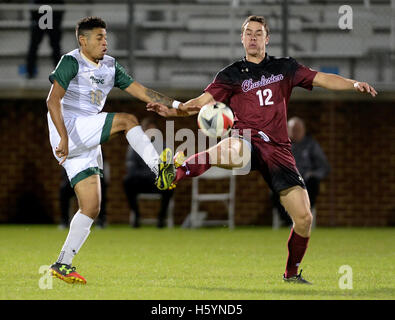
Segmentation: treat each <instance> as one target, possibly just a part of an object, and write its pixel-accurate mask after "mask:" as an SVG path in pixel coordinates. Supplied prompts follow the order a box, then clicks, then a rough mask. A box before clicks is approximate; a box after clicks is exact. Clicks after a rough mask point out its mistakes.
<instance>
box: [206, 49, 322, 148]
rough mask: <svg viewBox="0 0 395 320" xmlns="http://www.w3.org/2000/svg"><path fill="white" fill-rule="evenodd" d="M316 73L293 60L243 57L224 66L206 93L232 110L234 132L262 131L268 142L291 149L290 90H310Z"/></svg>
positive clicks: (269, 57)
mask: <svg viewBox="0 0 395 320" xmlns="http://www.w3.org/2000/svg"><path fill="white" fill-rule="evenodd" d="M316 74H317V71H314V70H311V69H309V68H307V67H305V66H303V65H301V64H299V63H298V62H297V61H296V60H295V59H293V58H277V57H273V56H269V55H267V54H266V55H265V58H264V59H263V60H262V62H261V63H259V64H256V63H252V62H249V61H247V60H246V59H245V58H244V59H242V60H239V61H236V62H235V63H233V64H231V65H229V66H227V67H225V68H224V69H222V70H221V71H220V72H219V73H218V74H217V75H216V77H215V79H214V81H213V82H212V83H211V84H210V85H208V86H207V88H206V89H205V91H206V92H209V93H210V94H211V95H212V96H213V97H214V99H215V100H216V101H221V102H223V103H225V104H227V105H229V106H230V107H231V108H232V110H233V113H234V115H235V124H234V126H233V127H234V128H235V129H252V130H253V131H257V132H259V131H261V132H263V133H264V134H265V135H266V136H267V137H269V139H270V141H271V142H273V143H276V144H280V145H287V146H290V144H291V142H290V140H289V138H288V132H287V105H288V100H289V98H290V95H291V92H292V88H293V87H295V86H299V87H302V88H305V89H308V90H312V88H313V86H312V82H313V79H314V77H315V75H316Z"/></svg>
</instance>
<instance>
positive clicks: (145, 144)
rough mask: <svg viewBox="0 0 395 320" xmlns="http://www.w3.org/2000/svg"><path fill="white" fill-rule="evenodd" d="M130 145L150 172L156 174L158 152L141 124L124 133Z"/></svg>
mask: <svg viewBox="0 0 395 320" xmlns="http://www.w3.org/2000/svg"><path fill="white" fill-rule="evenodd" d="M126 139H127V140H128V142H129V144H130V146H131V147H132V148H133V149H134V150H135V151H136V152H137V153H138V155H139V156H140V157H141V158H142V159H143V160H144V162H145V163H146V164H147V165H148V167H149V168H150V169H151V171H152V172H154V173H155V175H158V163H159V154H158V152H156V150H155V148H154V145H153V144H152V142H151V140H150V139H149V138H148V136H147V135H146V134H145V133H144V131H143V129H142V128H141V126H136V127H133V128H132V129H130V130H129V131H128V132H127V133H126Z"/></svg>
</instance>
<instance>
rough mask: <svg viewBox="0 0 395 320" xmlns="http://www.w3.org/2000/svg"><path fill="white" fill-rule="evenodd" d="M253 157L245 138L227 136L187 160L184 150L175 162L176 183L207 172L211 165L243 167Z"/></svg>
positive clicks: (228, 167)
mask: <svg viewBox="0 0 395 320" xmlns="http://www.w3.org/2000/svg"><path fill="white" fill-rule="evenodd" d="M250 158H251V150H250V149H249V148H248V147H247V146H246V143H245V142H244V140H243V139H240V138H235V137H231V138H227V139H224V140H222V141H221V142H219V143H218V144H216V145H215V146H213V147H211V148H209V149H207V150H205V151H202V152H200V153H197V154H194V155H192V156H190V157H189V158H188V159H186V160H185V157H184V154H183V153H182V152H177V154H176V156H175V158H174V163H175V165H176V168H177V170H176V178H175V180H174V182H175V183H177V182H178V181H180V180H182V179H184V178H192V177H197V176H200V175H201V174H203V173H204V172H206V171H207V170H208V169H210V168H211V166H216V167H220V168H224V169H235V168H241V167H243V166H244V165H246V164H247V163H248V162H249V160H250Z"/></svg>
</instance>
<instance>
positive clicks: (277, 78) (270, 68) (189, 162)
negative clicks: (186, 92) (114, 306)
mask: <svg viewBox="0 0 395 320" xmlns="http://www.w3.org/2000/svg"><path fill="white" fill-rule="evenodd" d="M241 41H242V43H243V46H244V49H245V57H244V58H243V59H242V60H239V61H236V62H235V63H233V64H231V65H229V66H227V67H225V68H224V69H222V70H221V71H220V72H219V73H218V74H217V75H216V77H215V80H214V81H213V82H212V83H211V84H209V85H208V86H207V88H206V89H205V90H204V93H203V94H202V95H200V96H199V97H197V98H195V99H192V100H190V101H188V102H187V103H186V104H185V105H183V106H180V108H179V109H174V108H173V109H171V108H168V107H166V106H164V105H162V104H159V103H149V104H147V109H148V110H150V111H155V112H157V113H158V114H160V115H162V116H165V117H174V116H190V115H193V114H196V113H198V110H199V108H201V107H202V106H203V105H206V104H208V103H213V102H215V101H221V102H224V103H226V104H227V105H229V106H230V107H231V108H232V110H233V112H234V115H235V122H234V126H233V128H234V129H238V131H239V134H238V135H237V136H232V137H229V138H227V139H224V140H222V141H221V142H220V143H219V144H217V145H216V146H214V147H212V148H210V149H208V150H206V151H203V152H200V153H198V154H195V155H193V156H191V157H189V158H188V159H186V160H185V159H182V154H181V155H180V154H178V155H176V157H175V163H176V167H177V163H178V162H182V165H180V166H178V167H177V169H176V178H175V180H174V183H177V182H179V181H180V180H182V179H184V178H187V177H195V176H198V175H201V174H203V173H204V172H205V171H206V170H208V169H209V168H210V167H211V166H212V165H214V166H218V167H223V168H228V169H231V168H235V167H238V166H240V161H234V162H233V161H232V160H231V161H229V159H238V158H237V157H235V156H234V155H240V156H244V154H243V153H246V148H243V146H244V145H245V143H244V142H243V141H244V139H243V130H251V142H250V146H251V149H250V150H251V152H249V153H250V154H251V160H252V161H251V163H252V169H255V170H259V171H260V173H261V174H262V176H263V177H264V179H265V180H266V182H267V183H268V185H269V187H270V188H271V189H272V190H273V192H277V193H278V194H279V196H280V200H281V203H282V204H283V206H284V208H285V209H286V211H287V212H288V213H289V215H290V216H291V218H292V220H293V227H292V229H291V233H290V236H289V239H288V259H287V263H286V269H285V273H284V275H283V279H284V281H287V282H294V283H305V284H310V282H308V281H307V280H305V279H303V278H302V276H301V272H300V273H299V274H298V267H299V264H300V263H301V261H302V258H303V256H304V254H305V252H306V249H307V245H308V241H309V238H310V232H311V225H312V218H313V217H312V214H311V211H310V203H309V197H308V194H307V191H306V186H305V184H304V181H303V179H302V177H301V176H300V174H299V172H298V170H297V168H296V165H295V160H294V157H293V156H292V153H291V142H290V140H289V138H288V133H287V105H288V101H289V98H290V95H291V92H292V88H293V87H296V86H298V87H302V88H305V89H307V90H312V88H313V87H322V88H326V89H330V90H355V91H358V92H362V93H369V94H371V95H372V96H373V97H375V96H376V94H377V92H376V90H375V89H374V88H373V87H372V86H370V85H369V84H368V83H366V82H358V81H355V80H351V79H346V78H343V77H341V76H338V75H335V74H328V73H323V72H317V71H314V70H312V69H309V68H307V67H305V66H303V65H301V64H299V63H298V62H297V61H296V60H295V59H293V58H290V57H287V58H277V57H273V56H269V55H268V54H267V53H266V45H267V44H268V43H269V28H268V26H267V24H266V21H265V19H264V17H262V16H250V17H248V18H247V19H246V20H245V22H244V23H243V25H242V29H241ZM180 159H182V160H181V161H180Z"/></svg>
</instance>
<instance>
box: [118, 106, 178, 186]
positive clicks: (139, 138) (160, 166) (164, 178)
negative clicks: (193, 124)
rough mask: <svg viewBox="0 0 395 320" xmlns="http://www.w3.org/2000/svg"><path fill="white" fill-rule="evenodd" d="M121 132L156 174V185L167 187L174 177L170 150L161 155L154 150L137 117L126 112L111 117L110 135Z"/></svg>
mask: <svg viewBox="0 0 395 320" xmlns="http://www.w3.org/2000/svg"><path fill="white" fill-rule="evenodd" d="M120 132H123V133H124V134H125V136H126V139H127V141H128V142H129V144H130V146H131V147H132V148H133V149H134V150H135V151H136V152H137V153H138V154H139V156H140V157H141V158H142V159H143V160H144V161H145V163H146V164H147V165H148V167H149V168H150V169H151V170H152V172H154V173H155V175H156V176H157V182H156V184H157V187H158V188H159V189H161V190H165V189H168V188H169V186H170V185H171V183H172V182H173V180H174V177H175V169H174V165H173V161H172V151H171V150H170V149H169V148H166V149H165V150H163V152H162V153H161V155H159V154H158V152H157V151H156V150H155V148H154V146H153V144H152V143H151V140H150V139H149V138H148V136H147V135H146V134H145V133H144V131H143V129H142V128H141V126H140V125H139V122H138V120H137V118H136V117H135V116H134V115H132V114H128V113H116V114H115V116H114V119H113V123H112V127H111V131H110V137H111V136H114V135H117V134H118V133H120Z"/></svg>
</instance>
